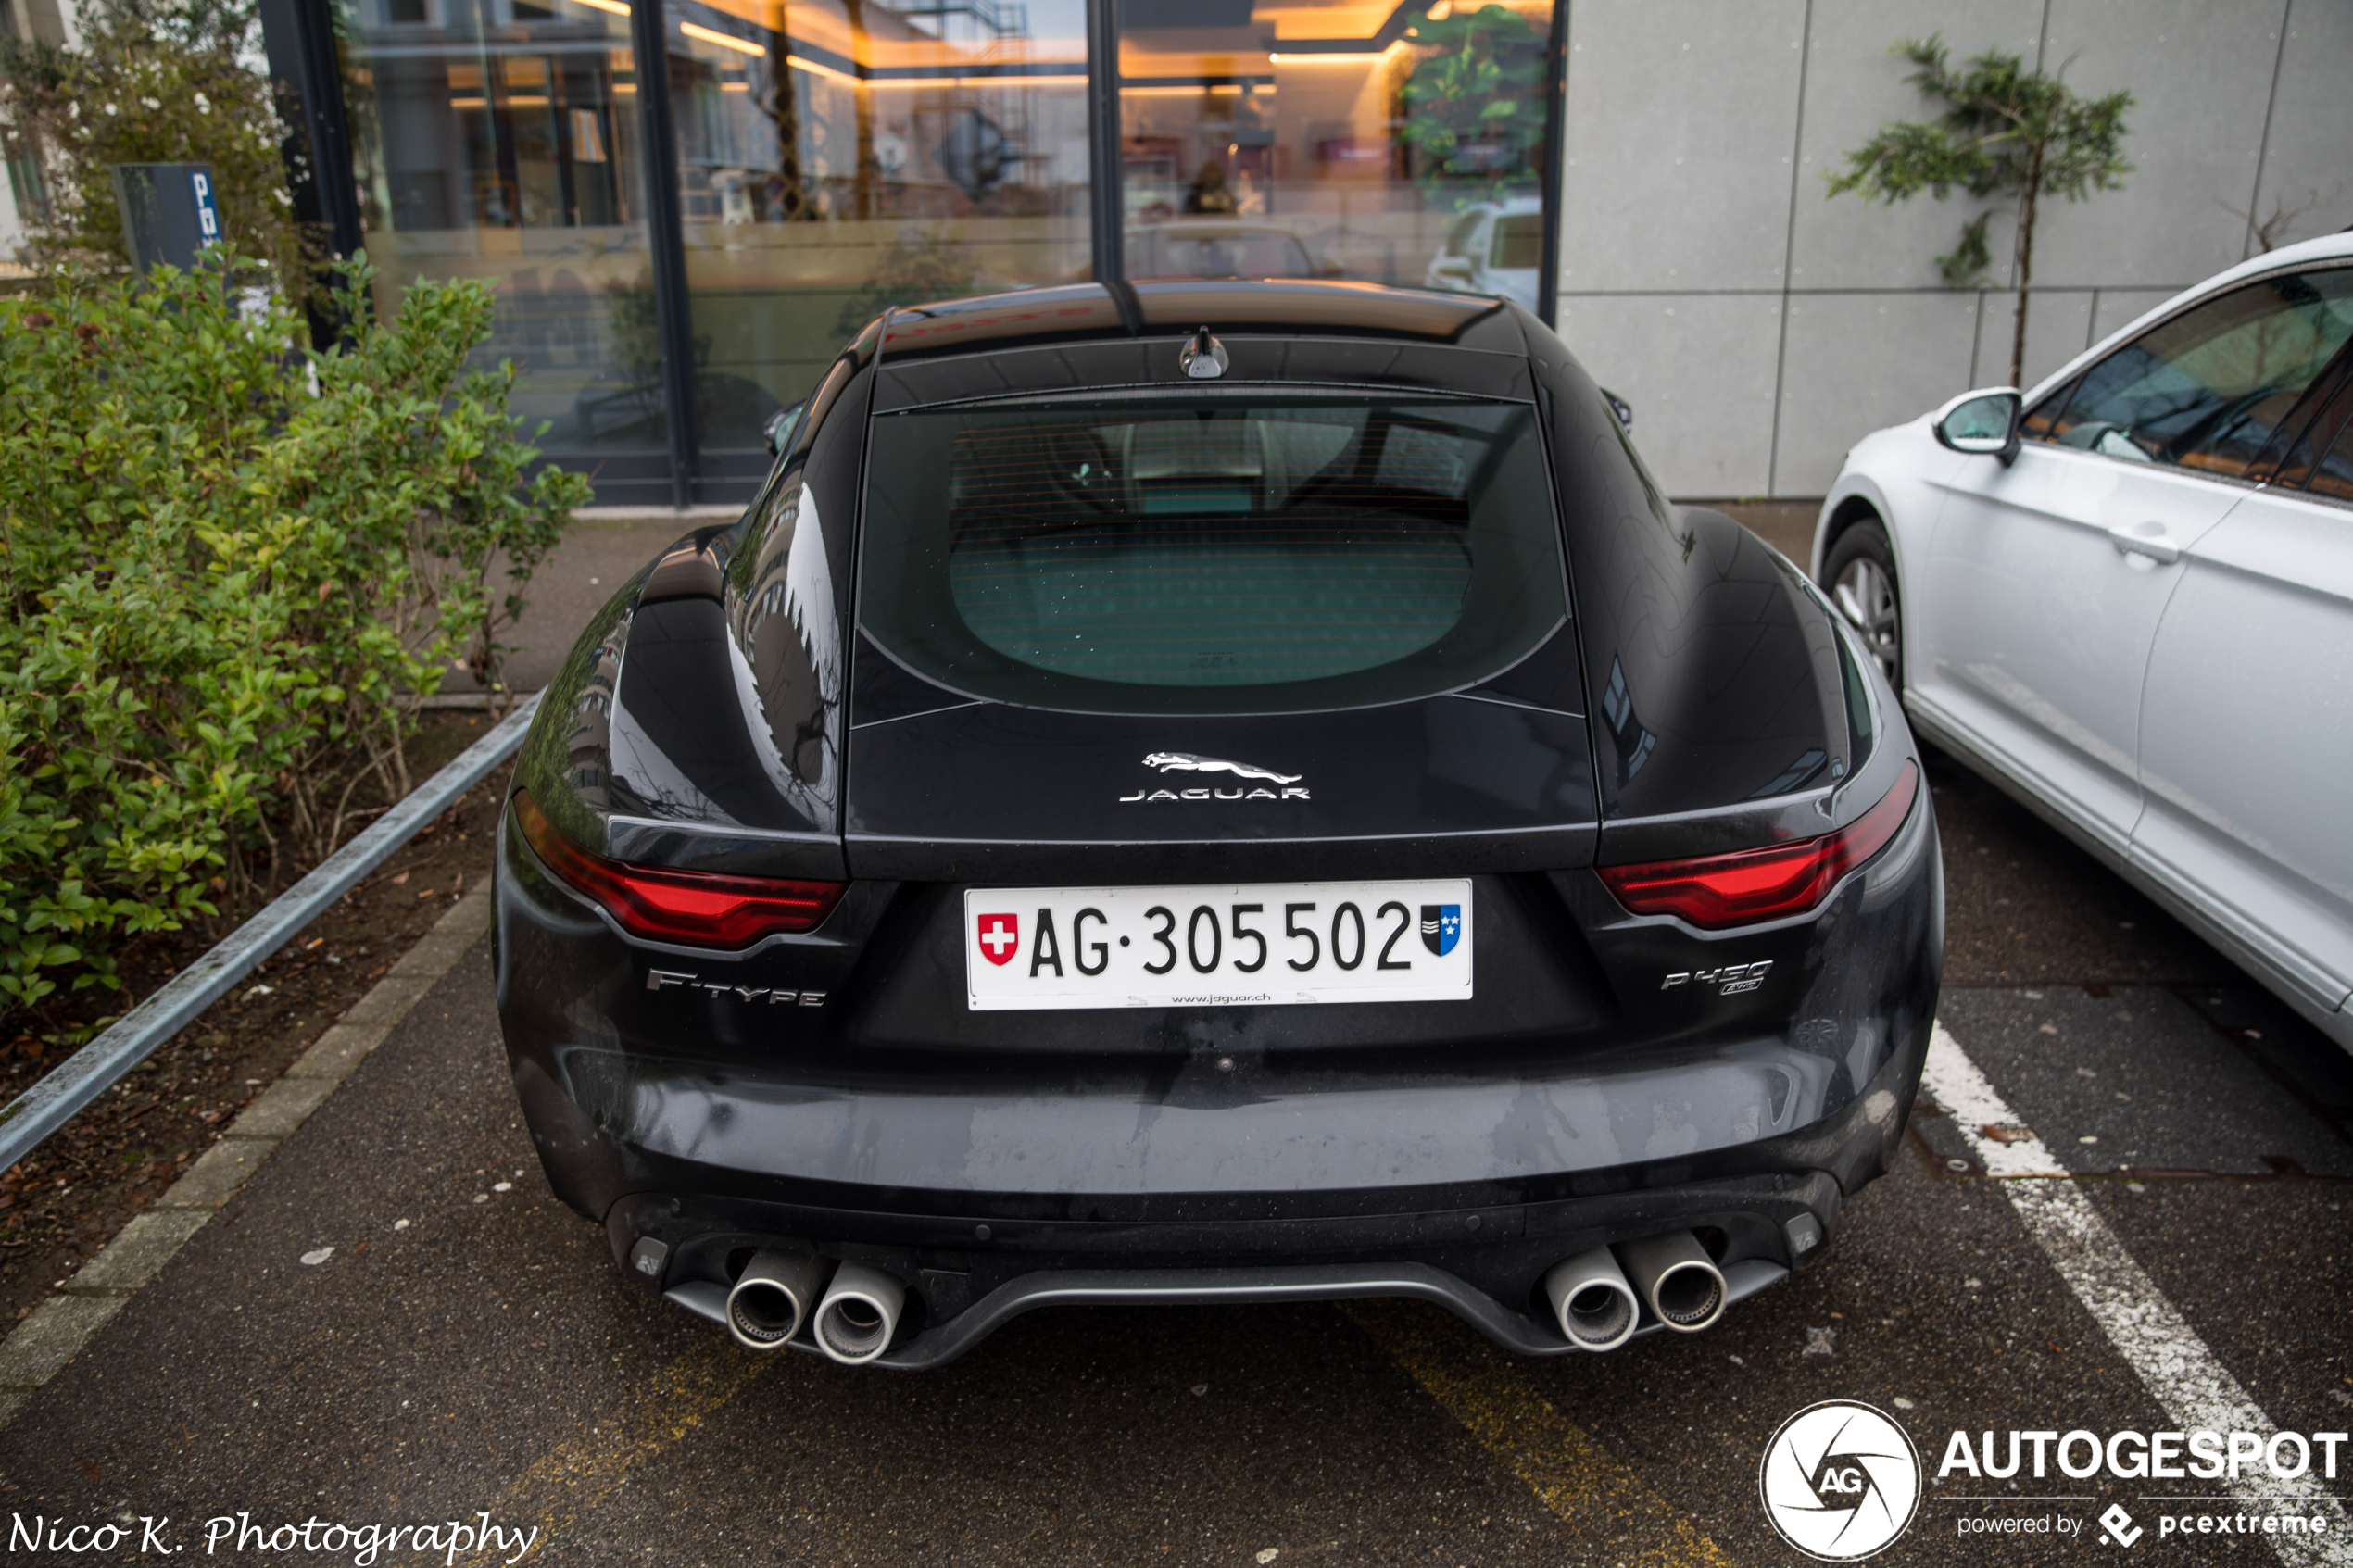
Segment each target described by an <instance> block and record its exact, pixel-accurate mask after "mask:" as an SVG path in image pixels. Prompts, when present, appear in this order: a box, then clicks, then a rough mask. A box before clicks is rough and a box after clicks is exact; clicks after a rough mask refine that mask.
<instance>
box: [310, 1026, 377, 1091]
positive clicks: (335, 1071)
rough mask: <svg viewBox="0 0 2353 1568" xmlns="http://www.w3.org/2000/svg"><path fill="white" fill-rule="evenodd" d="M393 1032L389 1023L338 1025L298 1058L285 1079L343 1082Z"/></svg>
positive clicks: (321, 1036) (320, 1037)
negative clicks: (315, 1079) (318, 1079)
mask: <svg viewBox="0 0 2353 1568" xmlns="http://www.w3.org/2000/svg"><path fill="white" fill-rule="evenodd" d="M390 1033H391V1026H390V1025H389V1024H375V1023H371V1024H366V1025H361V1024H353V1023H338V1024H336V1025H334V1026H333V1028H331V1029H329V1030H328V1031H327V1032H326V1033H325V1034H323V1035H320V1036H319V1038H318V1040H317V1041H316V1043H314V1044H313V1045H312V1046H311V1047H310V1048H309V1049H308V1050H307V1051H305V1052H303V1053H302V1055H301V1056H300V1057H298V1058H296V1060H295V1064H294V1065H293V1066H292V1067H289V1068H287V1069H286V1076H287V1077H289V1078H323V1079H326V1080H328V1081H330V1082H333V1083H341V1082H342V1081H343V1080H344V1079H345V1078H346V1077H349V1076H350V1074H351V1070H352V1069H353V1068H355V1067H357V1066H359V1063H360V1061H361V1060H364V1059H365V1058H366V1056H367V1054H368V1053H369V1052H370V1051H371V1050H374V1049H375V1048H376V1047H377V1046H379V1045H381V1044H382V1043H383V1042H384V1036H385V1035H387V1034H390Z"/></svg>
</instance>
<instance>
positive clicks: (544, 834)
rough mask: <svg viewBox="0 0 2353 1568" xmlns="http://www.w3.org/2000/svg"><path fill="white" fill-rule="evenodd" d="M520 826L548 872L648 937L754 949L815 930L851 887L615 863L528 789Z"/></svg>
mask: <svg viewBox="0 0 2353 1568" xmlns="http://www.w3.org/2000/svg"><path fill="white" fill-rule="evenodd" d="M515 825H516V826H518V827H520V828H521V829H522V836H523V842H525V843H526V844H529V845H530V846H531V847H532V849H533V851H534V852H535V853H536V854H537V855H538V857H539V858H540V859H542V860H544V861H546V862H547V869H548V870H549V871H551V872H555V873H556V874H557V875H558V876H560V877H561V878H563V880H564V881H565V882H567V883H569V884H572V885H573V886H574V887H576V888H578V889H579V890H580V891H581V892H583V893H585V894H586V895H588V897H591V898H594V899H595V900H597V902H598V903H599V904H602V905H603V906H604V907H605V909H606V910H607V912H609V913H610V915H611V916H612V918H613V919H615V920H617V921H619V922H621V925H622V929H623V930H624V931H627V932H628V933H630V934H631V935H635V936H643V937H646V938H647V939H648V940H649V941H655V942H679V943H684V944H686V945H687V946H690V947H749V946H751V945H752V944H753V943H754V942H757V941H759V940H760V939H761V937H763V936H766V935H769V934H770V933H772V932H777V931H812V930H814V929H815V928H816V927H817V925H818V924H819V923H820V922H823V921H824V918H825V917H826V916H827V915H828V914H831V913H832V912H833V908H834V906H835V905H836V904H837V903H839V902H840V901H841V896H842V894H843V892H844V891H845V890H847V888H848V887H849V884H848V883H844V882H786V881H783V880H781V879H778V878H774V877H764V876H721V875H718V874H717V873H715V872H673V871H657V870H655V869H654V868H653V867H650V866H633V865H629V864H627V863H626V862H624V861H621V860H608V859H605V858H604V857H603V856H602V855H595V854H591V853H589V852H588V851H587V850H585V849H583V848H582V847H580V846H579V845H577V844H574V843H573V841H572V840H571V839H569V838H566V837H565V836H564V835H563V834H560V833H559V832H558V831H557V830H556V824H555V823H553V822H549V821H548V820H547V813H546V812H544V811H542V810H540V809H539V807H538V805H537V803H536V802H535V801H534V800H533V799H532V798H531V797H530V796H528V795H526V794H524V793H523V792H522V791H521V790H517V791H516V792H515Z"/></svg>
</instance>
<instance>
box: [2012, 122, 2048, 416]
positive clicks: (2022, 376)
mask: <svg viewBox="0 0 2353 1568" xmlns="http://www.w3.org/2000/svg"><path fill="white" fill-rule="evenodd" d="M2042 189H2043V149H2042V148H2040V147H2037V148H2035V149H2034V156H2033V157H2031V158H2029V159H2028V160H2027V164H2026V189H2025V191H2024V192H2023V193H2022V194H2020V197H2019V203H2018V250H2017V257H2018V322H2017V325H2016V326H2015V327H2013V328H2012V329H2011V332H2010V384H2011V385H2012V386H2014V387H2017V388H2018V389H2019V390H2020V392H2023V391H2025V390H2026V304H2027V300H2028V299H2029V298H2030V297H2031V296H2032V294H2033V292H2034V202H2035V198H2036V197H2037V196H2039V195H2041V194H2042Z"/></svg>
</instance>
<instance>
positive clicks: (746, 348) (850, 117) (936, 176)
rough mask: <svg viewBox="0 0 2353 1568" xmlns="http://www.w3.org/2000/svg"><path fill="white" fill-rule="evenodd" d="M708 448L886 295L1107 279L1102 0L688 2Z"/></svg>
mask: <svg viewBox="0 0 2353 1568" xmlns="http://www.w3.org/2000/svg"><path fill="white" fill-rule="evenodd" d="M665 15H666V17H667V18H668V28H667V36H668V39H669V46H670V51H671V53H670V78H671V94H672V102H673V113H674V116H675V119H676V122H677V127H678V168H679V174H680V183H681V186H682V190H683V194H682V204H683V207H684V210H683V212H682V213H681V217H682V219H683V221H684V226H685V238H686V271H687V278H688V282H689V287H690V290H691V295H692V302H693V304H692V308H693V316H694V339H695V355H696V361H697V363H696V370H697V377H698V386H699V388H700V394H701V395H700V398H699V408H698V413H699V415H700V419H701V431H700V435H701V443H702V445H703V447H704V449H705V451H706V452H707V453H711V454H713V455H714V457H716V458H718V459H719V460H720V461H721V462H722V463H724V461H725V455H727V454H732V453H737V452H741V453H745V454H747V455H748V456H747V458H746V460H747V461H750V462H752V463H754V465H755V466H757V467H759V468H761V469H764V468H765V466H766V463H765V453H764V452H763V451H762V450H761V441H760V432H761V424H762V422H763V421H764V420H766V419H767V418H768V417H769V416H770V415H771V414H773V413H774V411H775V410H776V408H778V406H779V405H781V404H785V403H789V402H791V401H793V400H794V399H796V398H799V397H801V396H803V395H806V394H807V393H808V392H809V390H810V389H811V388H812V386H813V385H815V383H816V382H817V380H818V378H819V376H820V375H821V374H822V373H823V372H824V369H825V367H826V366H827V365H828V364H830V363H831V362H832V360H833V358H834V356H835V354H836V353H837V352H838V351H839V349H840V347H841V345H843V344H844V343H845V342H846V341H848V340H849V338H850V337H851V336H852V335H854V334H855V333H856V332H857V331H858V330H859V329H860V328H861V327H862V326H863V325H865V323H866V322H867V321H868V320H872V319H873V318H874V317H875V315H876V314H878V313H879V312H880V311H881V310H882V309H883V308H884V307H886V306H889V305H895V304H914V303H918V302H921V301H925V300H932V299H943V298H952V297H955V296H957V295H970V294H982V293H988V292H991V291H994V290H998V289H1006V288H1015V287H1019V286H1022V285H1025V284H1030V283H1040V282H1068V281H1070V280H1072V279H1075V278H1083V277H1086V276H1087V275H1088V158H1087V93H1086V87H1087V40H1086V7H1085V5H1084V0H899V3H897V4H891V5H886V4H883V3H881V0H724V3H721V4H708V5H706V4H703V3H701V0H671V3H670V4H669V5H668V6H666V7H665Z"/></svg>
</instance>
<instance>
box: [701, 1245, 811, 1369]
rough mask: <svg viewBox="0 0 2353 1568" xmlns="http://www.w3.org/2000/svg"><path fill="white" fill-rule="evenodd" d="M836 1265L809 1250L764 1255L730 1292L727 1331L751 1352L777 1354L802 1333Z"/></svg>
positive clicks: (760, 1255)
mask: <svg viewBox="0 0 2353 1568" xmlns="http://www.w3.org/2000/svg"><path fill="white" fill-rule="evenodd" d="M831 1267H832V1265H831V1264H830V1263H828V1262H827V1261H825V1260H824V1259H823V1258H816V1257H812V1256H810V1255H809V1254H808V1253H805V1252H773V1251H772V1252H761V1253H760V1254H758V1255H757V1256H755V1257H754V1258H753V1259H752V1261H750V1262H749V1264H747V1265H746V1266H745V1268H744V1272H743V1274H742V1276H741V1277H740V1278H738V1279H737V1280H736V1284H735V1287H734V1288H733V1289H731V1290H729V1291H728V1292H727V1332H728V1333H729V1334H731V1335H733V1336H735V1340H736V1344H738V1345H741V1346H742V1347H743V1348H745V1349H747V1350H776V1349H782V1348H784V1345H785V1342H786V1340H789V1339H790V1338H791V1337H792V1336H794V1335H796V1334H799V1332H800V1323H801V1320H802V1319H803V1318H804V1317H806V1316H808V1314H809V1311H810V1309H811V1308H812V1307H813V1306H815V1305H816V1303H817V1298H818V1297H819V1295H820V1294H821V1293H822V1292H823V1291H824V1287H825V1273H826V1271H827V1270H828V1269H829V1268H831Z"/></svg>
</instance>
